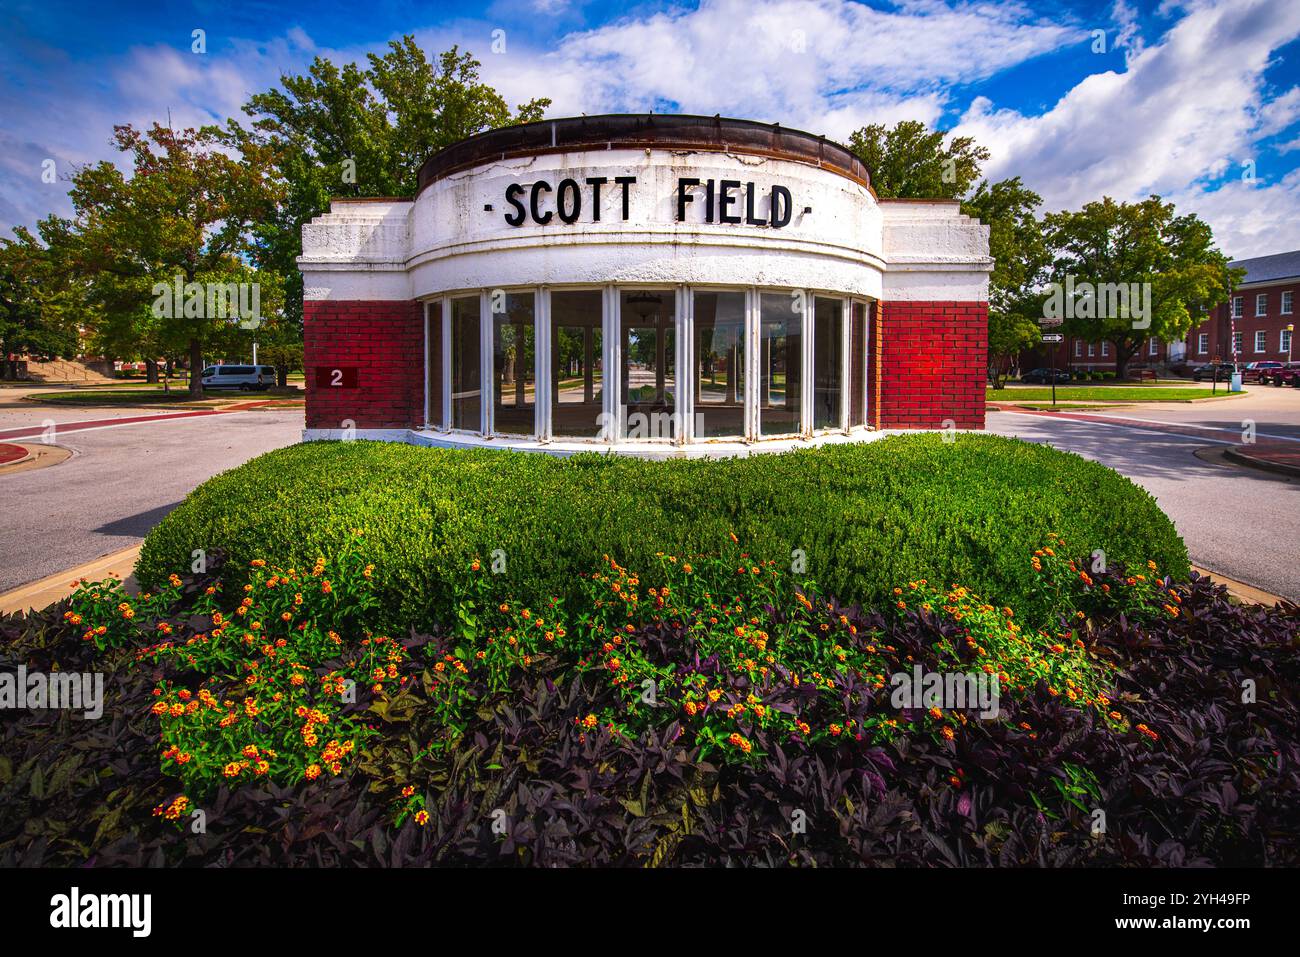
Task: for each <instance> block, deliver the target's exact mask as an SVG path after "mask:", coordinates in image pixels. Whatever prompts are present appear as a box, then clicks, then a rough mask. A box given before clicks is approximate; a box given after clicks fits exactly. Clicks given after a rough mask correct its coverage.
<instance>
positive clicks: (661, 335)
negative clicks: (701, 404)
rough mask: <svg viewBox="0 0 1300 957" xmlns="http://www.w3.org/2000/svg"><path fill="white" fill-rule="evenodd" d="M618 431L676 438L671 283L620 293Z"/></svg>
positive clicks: (640, 436) (634, 435) (626, 435)
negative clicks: (620, 411)
mask: <svg viewBox="0 0 1300 957" xmlns="http://www.w3.org/2000/svg"><path fill="white" fill-rule="evenodd" d="M619 317H620V322H621V342H620V346H621V353H620V359H619V362H620V365H621V369H620V372H621V375H622V378H621V384H622V396H623V411H624V416H623V437H624V438H628V439H669V440H672V439H676V438H677V416H676V395H677V386H676V382H675V380H674V354H673V353H674V351H675V349H676V342H677V330H676V295H675V294H674V293H673V291H672V290H671V289H625V290H623V291H622V292H621V293H620V294H619Z"/></svg>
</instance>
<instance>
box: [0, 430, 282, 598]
mask: <svg viewBox="0 0 1300 957" xmlns="http://www.w3.org/2000/svg"><path fill="white" fill-rule="evenodd" d="M5 411H6V412H9V413H10V414H9V415H4V416H3V419H2V420H0V428H15V427H18V426H25V425H38V426H39V425H40V424H41V423H42V421H44V419H45V418H47V417H49V418H54V419H56V420H58V421H59V422H61V423H62V422H68V421H75V420H101V419H107V418H121V417H124V416H127V415H141V414H149V413H150V412H151V411H153V412H156V411H157V410H156V409H155V410H147V409H145V410H130V411H126V410H120V409H114V410H107V409H79V410H76V411H77V413H78V414H76V415H72V416H70V415H68V414H67V412H68V411H69V410H68V409H66V408H60V409H51V408H49V407H38V408H37V409H31V410H30V411H28V410H13V409H7V410H5ZM302 423H303V418H302V411H301V410H300V409H295V410H285V411H273V412H262V411H251V412H234V413H228V414H223V415H216V416H209V417H199V418H185V419H177V420H174V421H171V422H166V421H163V422H148V423H137V424H132V425H120V426H113V427H110V428H100V429H95V430H92V431H86V432H66V431H63V430H59V431H58V432H57V434H56V442H57V444H58V445H61V446H63V447H64V448H67V449H71V450H72V452H73V456H72V458H70V459H68V460H67V461H66V462H64V463H62V464H61V465H55V466H52V467H50V468H44V469H35V470H32V471H27V472H16V473H13V474H9V475H0V503H2V505H3V515H4V520H3V521H2V522H0V591H7V590H9V589H11V588H16V587H18V586H19V585H24V584H26V583H28V582H32V581H36V580H37V579H40V578H44V577H45V576H47V575H53V574H55V573H56V572H60V571H63V570H65V569H67V568H71V567H73V566H76V565H80V564H82V563H84V562H88V561H91V560H93V559H96V558H99V557H101V556H103V555H107V554H109V553H110V552H115V551H118V550H120V549H123V548H127V547H129V546H131V545H135V544H137V543H139V542H140V541H141V540H142V539H143V538H144V535H145V533H146V532H148V531H149V529H151V528H152V527H153V526H154V525H156V524H157V523H158V521H159V520H160V519H161V518H162V517H163V516H164V515H166V514H167V513H168V512H169V511H171V510H172V509H173V508H175V507H176V505H177V504H179V503H180V502H181V500H182V499H184V498H185V496H186V495H187V494H189V492H191V491H192V490H193V489H194V488H195V486H197V485H199V484H200V483H201V482H203V481H205V480H206V479H209V478H211V477H212V476H214V475H216V474H217V473H219V472H224V471H226V469H229V468H233V467H234V466H236V465H239V464H241V463H243V462H246V461H247V460H248V459H251V458H253V457H255V456H257V455H261V454H262V453H263V452H269V451H270V450H271V449H277V448H280V447H282V446H285V445H292V444H293V443H294V442H297V441H298V440H299V439H300V438H301V436H302Z"/></svg>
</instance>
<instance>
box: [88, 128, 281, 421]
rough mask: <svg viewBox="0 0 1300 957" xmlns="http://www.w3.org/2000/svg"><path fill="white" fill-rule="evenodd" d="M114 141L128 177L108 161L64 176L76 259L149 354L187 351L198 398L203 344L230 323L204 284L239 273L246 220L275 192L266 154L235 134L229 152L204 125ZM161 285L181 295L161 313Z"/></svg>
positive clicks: (227, 140) (267, 209) (242, 272)
mask: <svg viewBox="0 0 1300 957" xmlns="http://www.w3.org/2000/svg"><path fill="white" fill-rule="evenodd" d="M114 140H115V142H116V143H117V146H118V148H119V149H120V150H122V151H123V152H125V153H127V154H129V155H130V158H131V162H132V167H133V169H132V175H131V177H130V178H129V179H128V178H127V177H126V176H124V175H123V173H122V171H121V170H119V169H118V168H117V167H116V166H114V165H113V164H112V163H109V162H107V161H104V162H100V163H98V164H96V165H94V166H88V167H83V168H82V169H80V170H78V171H77V172H76V173H75V174H74V175H73V177H72V183H73V185H72V189H71V191H70V194H69V195H70V196H71V198H72V202H73V206H74V207H75V209H76V213H77V216H76V219H77V225H78V227H79V242H78V247H79V250H80V256H79V260H80V261H79V267H80V269H81V270H82V271H83V272H84V273H85V275H87V276H88V277H90V278H91V280H92V283H93V284H94V286H95V288H96V290H97V294H98V295H99V296H100V297H101V299H102V300H103V302H104V305H105V308H106V311H109V312H110V314H114V315H116V316H117V317H119V319H120V320H121V321H122V322H123V323H125V328H127V329H130V328H132V326H134V329H135V334H136V336H137V337H138V341H140V342H141V343H142V344H143V345H145V346H146V347H147V348H148V349H149V350H150V351H151V352H152V353H153V354H152V355H151V356H149V357H148V358H149V359H151V360H155V359H157V358H158V356H159V355H165V354H171V353H173V352H179V351H180V350H181V349H183V350H184V351H185V352H186V353H188V356H189V364H190V373H191V374H190V393H191V395H194V396H196V397H199V396H201V395H202V391H203V386H202V382H201V381H200V377H199V375H198V372H199V371H200V370H201V369H202V366H203V352H204V348H205V346H206V345H208V344H209V343H210V342H213V341H215V340H217V339H218V338H219V337H220V336H221V335H223V334H225V333H227V332H228V327H230V326H231V325H234V324H235V322H234V317H232V316H230V315H229V314H228V310H227V309H226V308H224V306H223V305H220V304H219V305H218V308H215V309H214V308H212V307H213V305H214V297H213V291H214V290H216V291H220V290H221V289H222V287H224V286H225V285H226V284H227V283H230V282H239V281H246V277H247V269H246V266H245V264H244V263H243V260H242V257H243V256H246V255H247V254H248V253H249V251H250V248H251V247H250V239H251V230H252V227H253V225H254V224H255V223H258V222H263V221H265V220H266V219H267V218H269V217H270V216H271V215H272V213H273V211H274V209H275V207H276V201H277V199H278V198H279V191H278V189H277V187H276V185H275V183H274V182H273V173H274V168H273V165H272V160H273V153H272V151H271V149H269V148H268V147H266V146H264V145H262V144H257V143H248V142H244V143H240V144H238V145H239V146H240V147H241V148H242V155H241V156H238V157H237V156H233V155H231V153H230V148H231V147H232V146H233V145H235V143H234V141H233V140H232V138H231V137H230V136H229V135H226V134H223V133H222V131H221V130H220V129H218V128H217V127H211V126H205V127H202V128H201V129H198V130H195V129H186V130H181V131H179V132H178V131H175V130H172V129H170V128H168V127H164V126H161V125H159V124H157V123H155V124H154V125H153V126H152V127H151V128H150V129H149V130H147V131H140V130H137V129H135V128H134V127H133V126H129V125H128V126H118V127H115V128H114ZM160 289H162V290H163V291H164V296H168V295H170V293H169V292H168V291H169V290H176V291H177V292H180V293H183V300H184V301H183V302H181V301H171V306H172V308H170V309H168V310H166V311H165V312H162V313H161V314H160V310H159V308H158V301H159V298H160V297H159V290H160ZM181 298H182V297H181V296H174V297H172V299H173V300H180V299H181ZM196 304H197V305H196ZM142 307H148V308H142ZM155 320H156V321H155Z"/></svg>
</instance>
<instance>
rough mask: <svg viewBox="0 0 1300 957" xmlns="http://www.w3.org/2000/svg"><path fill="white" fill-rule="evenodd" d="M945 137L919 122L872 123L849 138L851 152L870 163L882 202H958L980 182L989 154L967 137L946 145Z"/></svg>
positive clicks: (872, 178)
mask: <svg viewBox="0 0 1300 957" xmlns="http://www.w3.org/2000/svg"><path fill="white" fill-rule="evenodd" d="M947 136H948V134H947V133H946V132H944V131H943V130H931V129H928V128H927V127H926V125H925V124H924V123H922V122H920V121H919V120H902V121H901V122H899V123H898V124H897V125H895V126H894V127H893V129H886V128H885V126H884V125H883V124H881V123H873V124H871V125H870V126H864V127H862V129H860V130H857V131H856V132H855V133H853V135H852V136H850V137H849V149H850V150H852V151H853V152H854V153H855V154H856V155H857V157H858V158H859V159H860V160H862V162H864V163H865V164H867V170H868V171H869V172H870V173H871V186H872V188H873V189H874V190H875V191H876V195H877V196H879V197H880V198H881V199H892V198H900V199H958V198H960V197H962V196H965V195H966V193H967V192H968V191H969V190H970V188H971V186H973V185H974V184H975V181H976V180H978V179H979V176H980V164H981V163H983V162H984V161H985V160H986V159H988V158H989V151H988V150H987V149H985V148H984V147H982V146H980V145H979V144H977V143H976V142H975V140H974V139H972V138H971V137H969V136H955V137H953V138H952V140H951V141H950V142H946V143H945V139H946V138H947Z"/></svg>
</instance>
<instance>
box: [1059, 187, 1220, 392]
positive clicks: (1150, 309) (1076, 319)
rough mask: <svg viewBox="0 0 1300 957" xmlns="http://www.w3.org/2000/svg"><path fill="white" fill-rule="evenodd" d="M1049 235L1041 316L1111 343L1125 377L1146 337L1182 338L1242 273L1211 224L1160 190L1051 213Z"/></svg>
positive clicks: (1120, 373) (1072, 331)
mask: <svg viewBox="0 0 1300 957" xmlns="http://www.w3.org/2000/svg"><path fill="white" fill-rule="evenodd" d="M1044 235H1045V237H1046V240H1047V244H1048V246H1049V248H1050V249H1051V250H1052V251H1053V254H1054V262H1053V266H1052V285H1051V287H1050V289H1049V295H1048V296H1047V298H1046V300H1045V302H1044V305H1043V309H1044V315H1049V316H1050V315H1058V316H1059V317H1060V318H1062V319H1064V320H1065V321H1064V325H1063V326H1062V329H1063V331H1065V332H1066V333H1067V334H1069V335H1076V336H1080V337H1082V338H1084V339H1087V340H1088V341H1090V342H1100V341H1103V340H1104V341H1107V342H1110V343H1111V344H1112V345H1114V347H1115V363H1116V371H1117V375H1118V376H1119V377H1120V378H1123V377H1124V376H1125V375H1126V374H1127V372H1128V363H1129V361H1130V360H1131V359H1132V357H1133V355H1134V354H1135V353H1136V352H1137V350H1138V349H1139V348H1141V346H1142V344H1143V343H1144V342H1146V341H1147V340H1148V339H1149V338H1151V337H1154V338H1157V339H1159V340H1161V341H1163V342H1174V341H1176V340H1178V339H1181V338H1183V337H1184V336H1185V335H1186V334H1187V331H1188V330H1189V329H1190V328H1191V327H1192V325H1193V323H1194V322H1195V321H1199V318H1200V317H1202V316H1204V315H1205V314H1206V313H1208V311H1209V310H1210V309H1212V308H1213V307H1214V306H1216V305H1218V304H1219V303H1221V302H1223V301H1225V300H1226V299H1227V298H1228V295H1229V292H1230V289H1231V286H1232V284H1233V282H1234V281H1235V280H1236V278H1237V277H1239V276H1240V275H1241V270H1230V269H1229V268H1228V258H1227V257H1226V256H1225V255H1223V253H1221V252H1219V250H1218V249H1216V248H1215V247H1214V238H1213V234H1212V233H1211V230H1210V227H1209V225H1208V224H1207V223H1205V222H1204V221H1203V220H1201V219H1200V218H1198V217H1197V216H1196V215H1195V214H1192V213H1189V214H1187V215H1185V216H1177V215H1175V212H1174V205H1173V203H1166V202H1163V201H1162V200H1161V199H1160V197H1159V196H1152V197H1150V198H1148V199H1145V200H1143V201H1141V202H1138V203H1117V202H1115V201H1114V200H1113V199H1111V198H1110V197H1105V198H1103V199H1102V200H1100V201H1098V202H1091V203H1088V204H1086V205H1085V206H1084V207H1083V208H1082V209H1080V210H1078V211H1077V212H1060V213H1049V214H1048V215H1047V216H1046V217H1045V220H1044ZM1194 316H1195V317H1197V318H1195V319H1194V318H1193V317H1194Z"/></svg>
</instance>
